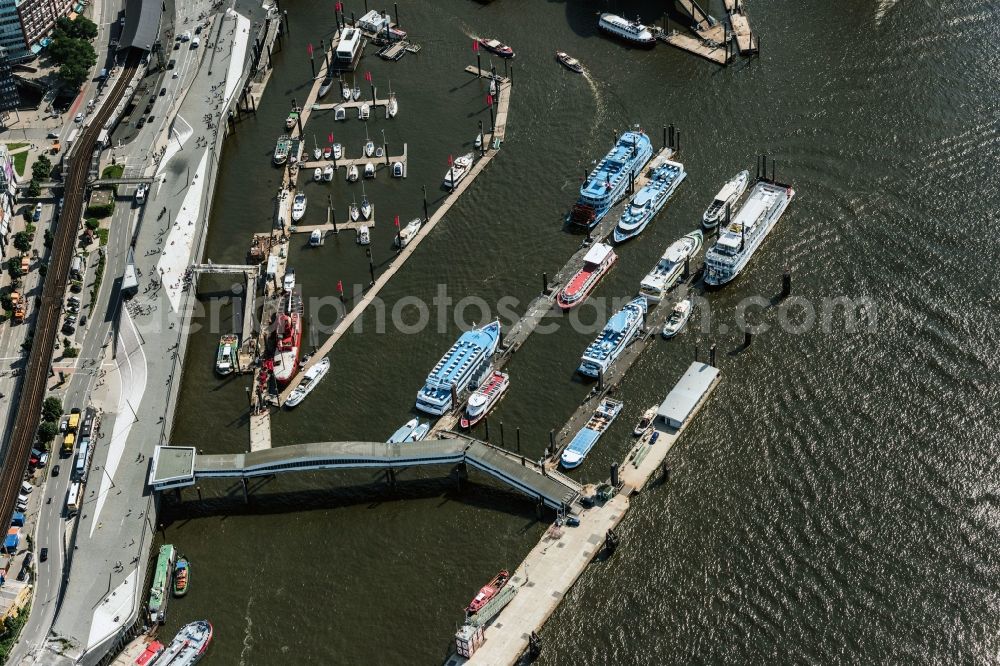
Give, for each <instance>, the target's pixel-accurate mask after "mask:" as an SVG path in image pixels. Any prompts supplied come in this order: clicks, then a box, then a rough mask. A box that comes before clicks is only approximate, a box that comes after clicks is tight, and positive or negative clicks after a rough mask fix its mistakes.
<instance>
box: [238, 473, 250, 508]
mask: <svg viewBox="0 0 1000 666" xmlns="http://www.w3.org/2000/svg"><path fill="white" fill-rule="evenodd" d="M240 481H241V482H242V485H243V503H244V504H248V503H249V502H250V493H249V492H248V491H247V478H246V477H245V476H241V477H240Z"/></svg>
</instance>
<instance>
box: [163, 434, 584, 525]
mask: <svg viewBox="0 0 1000 666" xmlns="http://www.w3.org/2000/svg"><path fill="white" fill-rule="evenodd" d="M445 435H446V436H445V437H444V438H442V439H432V440H424V441H422V442H409V443H405V444H387V443H385V442H315V443H310V444H293V445H290V446H279V447H275V448H270V449H264V450H260V451H251V452H248V453H230V454H210V455H204V454H199V453H197V449H196V447H192V446H176V445H174V446H158V447H156V452H155V453H154V457H153V465H152V469H151V470H150V474H149V485H150V486H151V487H152V488H153V490H156V491H162V490H168V489H171V488H182V487H186V486H191V485H194V484H195V483H197V482H198V481H200V480H204V479H250V478H254V477H261V476H271V475H274V474H284V473H289V472H313V471H319V470H347V469H385V470H398V469H403V468H407V467H418V466H425V465H448V466H455V465H458V464H462V463H464V464H467V465H469V466H471V467H473V468H475V469H478V470H480V471H482V472H484V473H486V474H488V475H490V476H492V477H493V478H495V479H497V480H499V481H501V482H503V483H505V484H506V485H508V486H510V487H511V488H514V489H515V490H517V491H518V492H521V493H523V494H525V495H527V496H529V497H531V498H533V499H535V500H536V501H539V502H542V503H543V504H545V505H546V506H548V507H549V508H551V509H554V510H556V511H561V510H566V509H568V507H569V506H570V505H571V504H572V503H573V502H574V501H576V499H577V498H578V497H579V496H580V494H581V492H582V486H580V484H578V483H577V482H575V481H573V480H572V479H570V478H569V477H566V476H563V475H561V474H553V473H552V472H551V471H548V470H546V469H544V468H543V467H542V466H541V465H539V464H538V463H536V462H534V461H530V460H528V459H526V458H525V457H523V456H519V455H517V454H514V453H512V452H510V451H506V450H504V449H501V448H499V447H496V446H492V445H491V444H488V443H486V442H482V441H480V440H477V439H473V438H471V437H465V436H463V435H457V434H454V433H445Z"/></svg>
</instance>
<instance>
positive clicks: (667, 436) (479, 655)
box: [445, 366, 720, 666]
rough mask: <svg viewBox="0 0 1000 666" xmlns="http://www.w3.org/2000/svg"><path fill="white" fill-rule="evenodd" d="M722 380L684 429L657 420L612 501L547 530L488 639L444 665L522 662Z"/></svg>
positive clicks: (629, 458)
mask: <svg viewBox="0 0 1000 666" xmlns="http://www.w3.org/2000/svg"><path fill="white" fill-rule="evenodd" d="M706 367H707V366H706ZM719 381H720V379H719V378H718V377H716V379H715V380H714V381H713V382H712V384H711V385H710V386H709V388H708V390H707V391H706V392H705V393H704V394H703V395H702V396H701V399H700V400H699V401H698V402H697V404H696V405H695V407H694V409H693V410H692V412H691V413H690V414H689V415H688V417H687V418H686V419H685V421H684V422H683V423H682V424H681V426H680V427H679V428H674V427H670V426H669V425H667V424H665V423H664V422H662V420H661V419H657V420H656V421H655V425H654V428H655V431H656V432H658V433H659V435H658V438H657V441H656V443H655V444H653V445H650V444H649V441H650V439H649V435H647V436H645V437H642V438H640V439H639V441H638V442H636V444H635V446H633V447H632V449H631V450H630V451H629V452H628V453H627V454H626V456H625V458H624V460H623V461H622V463H621V465H620V473H619V487H618V488H615V489H614V495H612V497H611V498H610V499H609V500H607V501H605V502H602V501H600V500H598V501H597V502H596V503H595V505H594V506H593V507H591V508H585V507H583V506H574V508H573V512H572V513H573V515H574V516H575V517H576V518H577V519H578V520H579V521H580V524H579V525H577V526H576V527H570V526H562V525H560V524H559V523H556V524H553V525H552V526H551V527H550V528H549V529H548V530H546V532H545V534H543V535H542V538H541V539H540V540H539V542H538V544H536V545H535V547H534V548H532V550H531V552H529V553H528V556H527V557H525V558H524V561H523V562H521V564H520V565H519V566H518V567H517V569H516V570H515V571H514V575H513V576H512V577H511V579H510V582H508V583H507V585H511V586H514V587H515V588H516V589H517V594H516V595H514V596H513V598H512V599H511V601H510V603H509V604H508V605H507V606H506V607H505V608H504V609H503V610H502V611H500V613H498V614H497V615H496V617H494V618H493V620H492V623H491V624H489V625H488V626H487V627H486V631H485V637H486V640H485V642H484V643H483V644H482V645H481V646H480V647H479V648H478V649H477V650H476V652H475V653H474V654H473V656H472V658H470V659H466V658H464V657H459V656H458V655H456V654H452V655H451V657H449V658H448V659H447V660H446V661H445V666H460V665H461V664H483V665H487V664H489V665H490V666H493V665H495V664H515V663H518V662H519V660H520V659H521V658H522V655H524V653H525V651H526V650H527V648H528V646H529V641H530V637H531V636H532V634H535V633H536V632H538V631H540V630H541V628H542V627H543V626H544V625H545V622H546V621H547V620H548V619H549V617H550V616H551V615H552V613H553V612H555V610H556V608H557V607H558V606H559V603H560V602H561V601H562V600H563V599H564V598H565V597H566V594H567V593H568V592H569V591H570V589H571V588H572V587H573V585H574V584H575V583H576V581H577V580H578V579H579V577H580V575H581V574H582V573H583V572H584V571H585V570H586V569H587V567H588V566H589V565H590V563H591V562H592V561H593V560H594V558H595V557H596V556H597V555H599V554H600V553H602V552H605V551H610V550H613V549H614V548H615V544H616V539H615V537H614V536H613V530H614V529H615V528H616V527H618V525H619V524H620V523H621V521H622V519H623V518H624V517H625V514H626V513H628V510H629V508H631V496H632V495H633V494H635V493H638V492H641V491H642V490H643V488H644V487H645V486H646V484H647V483H648V482H649V480H650V479H651V478H653V476H654V475H656V474H657V472H658V471H659V470H663V472H662V473H663V475H664V476H663V477H662V478H665V477H666V474H667V472H666V470H665V468H664V464H665V460H666V457H667V454H668V453H670V450H671V449H672V448H673V446H674V444H676V443H677V440H678V439H680V436H681V434H683V432H684V430H685V429H686V428H687V426H688V425H690V423H691V422H692V421H694V418H695V416H696V415H697V413H698V412H699V411H700V410H701V408H702V406H703V405H704V404H705V402H707V401H708V399H709V397H710V396H711V394H712V391H714V389H715V387H716V386H717V385H718V383H719ZM585 491H587V492H591V493H592V492H593V486H586V487H585Z"/></svg>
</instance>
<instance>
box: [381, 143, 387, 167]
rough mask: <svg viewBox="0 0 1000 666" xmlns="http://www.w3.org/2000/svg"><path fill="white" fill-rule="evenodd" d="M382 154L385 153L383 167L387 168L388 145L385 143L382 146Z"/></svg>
mask: <svg viewBox="0 0 1000 666" xmlns="http://www.w3.org/2000/svg"><path fill="white" fill-rule="evenodd" d="M382 152H383V153H385V165H386V166H389V144H388V143H387V142H384V143H383V144H382Z"/></svg>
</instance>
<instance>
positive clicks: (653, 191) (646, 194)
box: [614, 160, 687, 243]
mask: <svg viewBox="0 0 1000 666" xmlns="http://www.w3.org/2000/svg"><path fill="white" fill-rule="evenodd" d="M686 177H687V172H686V171H684V165H683V164H681V163H680V162H671V161H670V160H667V161H666V162H664V163H663V164H662V165H660V166H658V167H656V168H655V169H653V175H652V176H651V177H650V179H649V182H648V183H646V184H645V185H643V187H642V189H641V190H639V191H638V192H636V194H635V196H634V197H632V202H631V203H630V204H629V205H628V208H626V209H625V212H624V213H622V216H621V218H620V219H619V220H618V226H616V227H615V233H614V239H615V242H616V243H623V242H625V241H627V240H628V239H629V238H635V237H636V236H638V235H639V234H641V233H642V231H643V229H645V228H646V225H647V224H649V222H650V220H652V219H653V218H654V217H655V216H656V214H657V213H659V212H660V209H662V208H663V205H664V204H665V203H667V199H669V198H670V197H671V195H673V193H674V191H675V190H676V189H677V186H678V185H680V184H681V182H682V181H683V180H684V179H685V178H686Z"/></svg>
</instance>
